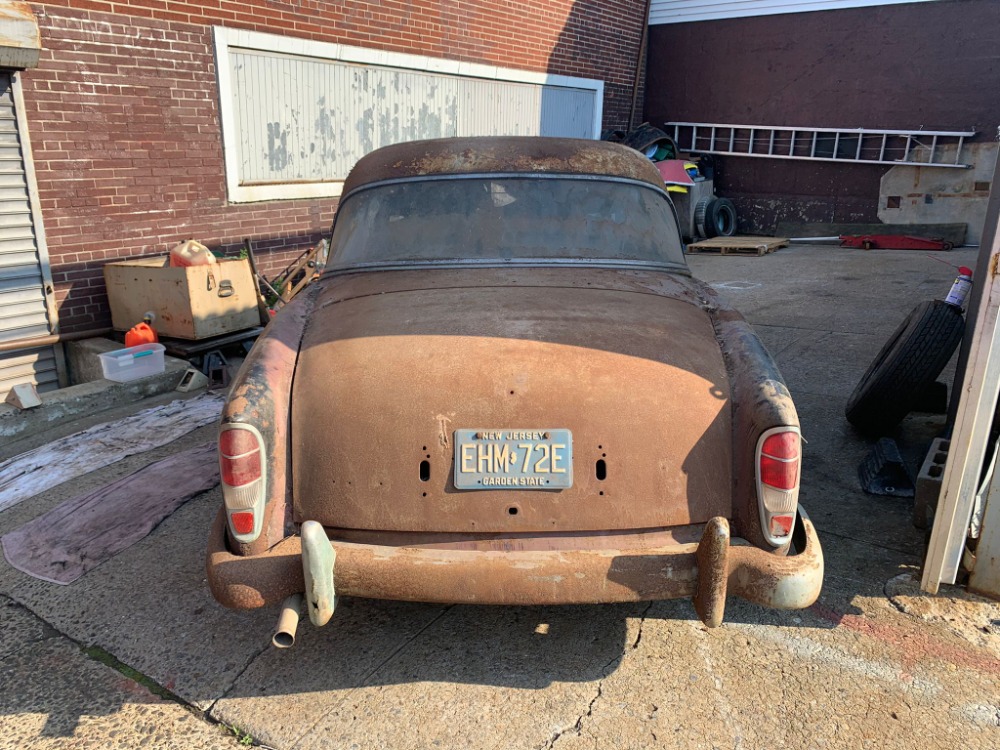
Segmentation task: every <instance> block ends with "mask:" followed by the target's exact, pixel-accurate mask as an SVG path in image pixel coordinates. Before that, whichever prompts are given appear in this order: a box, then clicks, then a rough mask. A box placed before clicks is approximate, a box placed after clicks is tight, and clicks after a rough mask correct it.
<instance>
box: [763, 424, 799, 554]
mask: <svg viewBox="0 0 1000 750" xmlns="http://www.w3.org/2000/svg"><path fill="white" fill-rule="evenodd" d="M800 440H801V438H800V437H799V433H798V430H796V429H795V428H792V427H776V428H774V429H771V430H768V431H767V432H765V433H764V435H763V436H761V439H760V442H758V443H757V446H758V447H757V499H758V501H759V502H760V523H761V531H763V532H764V537H765V539H767V541H768V542H769V543H771V544H773V545H774V546H775V547H780V546H781V545H783V544H786V543H787V542H788V539H789V537H790V536H791V535H792V529H793V528H794V526H795V514H796V511H797V508H798V503H799V467H800V466H801V464H802V447H801V443H800Z"/></svg>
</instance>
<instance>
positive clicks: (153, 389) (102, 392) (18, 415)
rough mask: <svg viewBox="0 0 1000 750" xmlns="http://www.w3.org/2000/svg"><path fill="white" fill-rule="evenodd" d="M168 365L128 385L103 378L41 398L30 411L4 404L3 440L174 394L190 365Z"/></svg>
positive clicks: (0, 418)
mask: <svg viewBox="0 0 1000 750" xmlns="http://www.w3.org/2000/svg"><path fill="white" fill-rule="evenodd" d="M110 343H114V342H110ZM118 348H121V347H118ZM95 359H96V357H95ZM164 365H165V367H164V370H163V372H160V373H157V374H155V375H149V376H148V377H145V378H138V379H137V380H130V381H129V382H127V383H115V382H112V381H110V380H104V379H103V378H102V379H100V380H93V381H90V382H88V383H80V384H79V385H71V386H70V387H68V388H60V389H59V390H57V391H49V392H47V393H42V394H39V399H40V400H41V402H42V403H41V405H40V406H38V407H35V408H34V409H29V410H27V411H22V410H21V409H18V408H17V407H16V406H11V405H10V404H0V437H6V438H9V437H14V436H17V435H20V434H22V433H25V432H28V431H37V430H45V429H48V428H49V427H52V426H53V425H54V424H56V423H57V422H59V421H60V420H63V419H72V418H76V417H81V416H86V415H90V414H97V413H99V412H102V411H104V410H106V409H110V408H112V407H114V406H121V405H122V404H128V403H132V402H135V401H140V400H142V399H144V398H146V397H148V396H157V395H159V394H161V393H167V392H168V391H172V390H174V389H175V388H176V387H177V384H178V383H179V382H180V380H181V376H183V375H184V373H185V371H186V370H187V368H188V363H187V362H186V361H185V360H183V359H176V358H175V357H164Z"/></svg>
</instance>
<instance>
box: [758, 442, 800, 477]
mask: <svg viewBox="0 0 1000 750" xmlns="http://www.w3.org/2000/svg"><path fill="white" fill-rule="evenodd" d="M759 471H760V481H761V483H762V484H766V485H767V486H768V487H775V488H777V489H779V490H794V489H795V488H796V487H797V486H798V484H799V435H798V433H796V432H778V433H775V434H774V435H768V436H767V438H765V439H764V444H763V445H762V446H761V448H760V466H759Z"/></svg>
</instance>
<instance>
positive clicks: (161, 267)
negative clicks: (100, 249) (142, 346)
mask: <svg viewBox="0 0 1000 750" xmlns="http://www.w3.org/2000/svg"><path fill="white" fill-rule="evenodd" d="M104 281H105V283H106V284H107V287H108V300H109V301H110V302H111V324H112V325H113V326H114V327H115V330H118V331H127V330H128V329H129V328H131V327H132V326H134V325H136V324H137V323H139V322H141V321H142V316H143V315H145V314H146V312H150V311H151V312H153V313H155V314H156V320H155V321H154V322H153V328H155V329H156V331H157V332H158V333H159V334H160V335H162V336H173V337H175V338H180V339H205V338H210V337H212V336H220V335H222V334H224V333H232V332H234V331H242V330H244V329H246V328H252V327H254V326H258V325H260V314H259V313H258V312H257V289H256V287H255V286H254V282H253V275H252V274H251V272H250V262H249V261H248V260H246V259H245V258H232V259H220V260H219V261H218V262H217V263H211V264H209V265H204V266H187V267H184V268H171V267H170V258H169V256H163V257H159V258H143V259H141V260H126V261H118V262H115V263H108V264H107V265H106V266H104Z"/></svg>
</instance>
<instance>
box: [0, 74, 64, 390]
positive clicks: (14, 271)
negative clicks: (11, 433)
mask: <svg viewBox="0 0 1000 750" xmlns="http://www.w3.org/2000/svg"><path fill="white" fill-rule="evenodd" d="M44 285H45V281H44V277H43V274H42V266H41V257H40V255H39V252H38V243H37V239H36V236H35V231H34V228H33V224H32V213H31V205H30V203H29V202H28V178H27V174H26V172H25V165H24V161H23V159H22V155H21V140H20V138H19V136H18V130H17V118H16V113H15V111H14V97H13V91H12V88H11V77H10V74H9V73H7V72H2V71H0V341H14V340H16V339H22V338H29V337H33V336H45V335H46V334H48V333H50V332H51V328H50V326H49V316H48V309H47V306H46V300H45V293H44ZM58 381H59V376H58V368H57V364H56V355H55V352H54V350H53V349H52V347H45V348H43V349H35V350H30V351H26V352H25V351H16V352H0V399H2V398H3V397H4V396H6V395H7V391H9V390H10V388H11V387H13V386H14V385H17V384H20V383H34V384H35V385H36V386H37V387H38V390H40V391H44V390H51V389H53V388H58V387H59V382H58Z"/></svg>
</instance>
